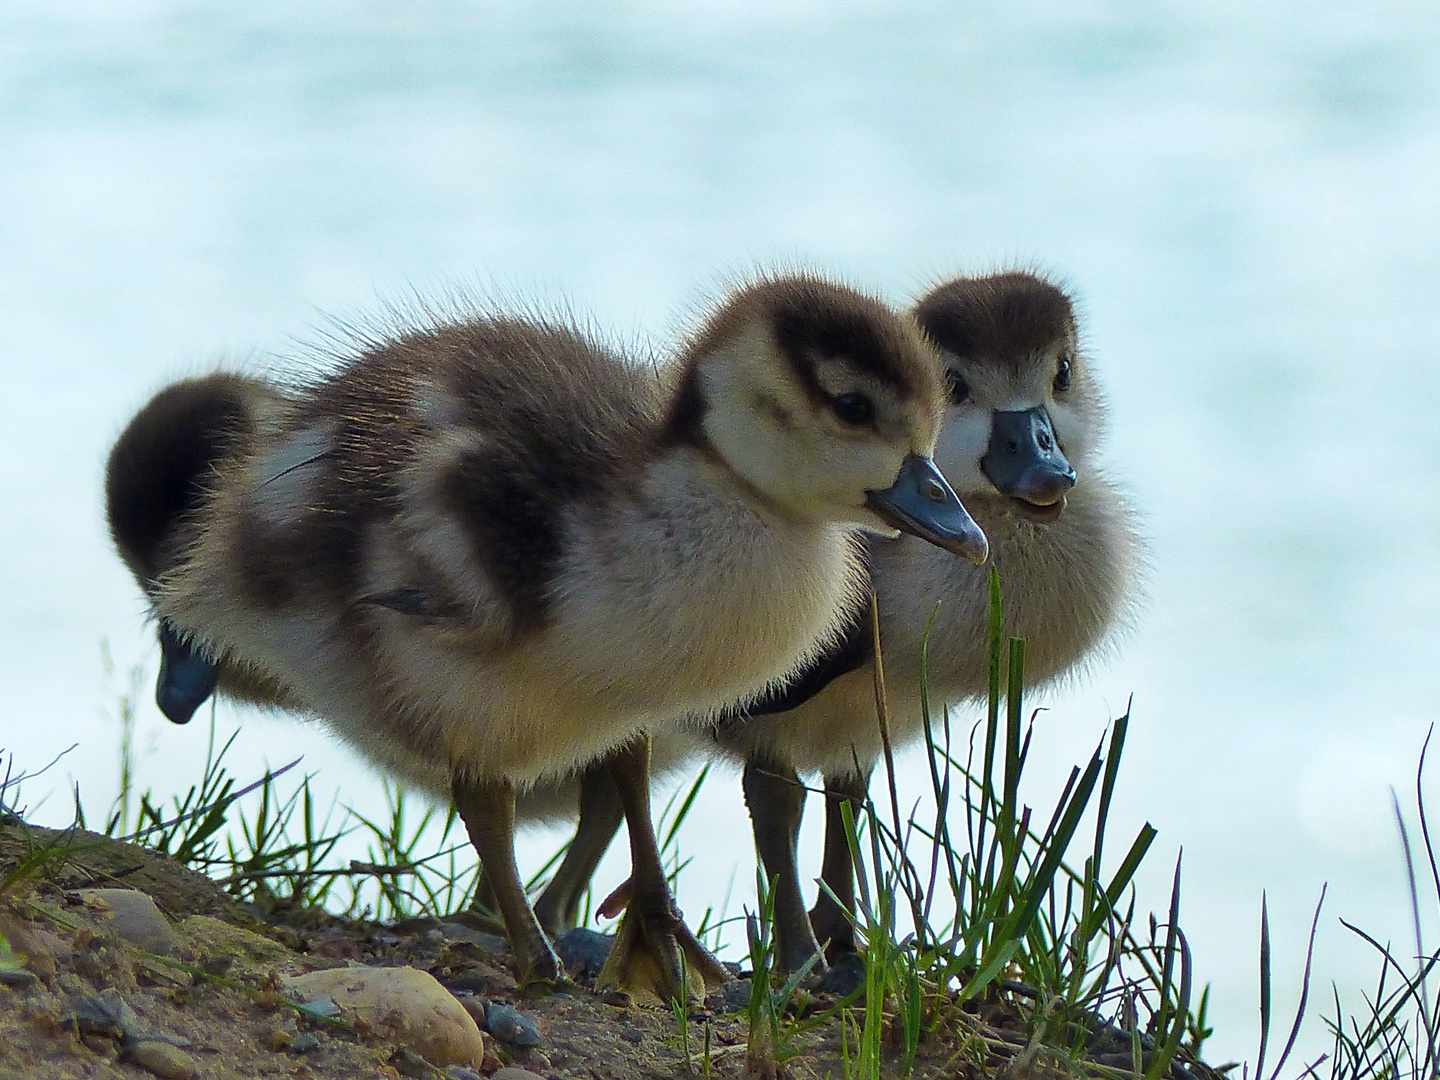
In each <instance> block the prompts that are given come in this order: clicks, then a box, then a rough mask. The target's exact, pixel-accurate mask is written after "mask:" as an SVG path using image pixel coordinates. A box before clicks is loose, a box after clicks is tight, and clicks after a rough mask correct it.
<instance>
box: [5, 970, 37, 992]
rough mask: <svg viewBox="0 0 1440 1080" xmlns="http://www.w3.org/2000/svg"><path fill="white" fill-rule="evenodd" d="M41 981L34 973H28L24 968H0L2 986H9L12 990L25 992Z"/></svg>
mask: <svg viewBox="0 0 1440 1080" xmlns="http://www.w3.org/2000/svg"><path fill="white" fill-rule="evenodd" d="M39 981H40V979H39V977H38V976H37V975H36V974H35V973H34V972H33V971H26V970H25V969H24V968H10V967H0V986H8V987H10V988H11V989H12V990H25V989H28V988H29V987H32V986H34V985H35V984H36V983H38V982H39Z"/></svg>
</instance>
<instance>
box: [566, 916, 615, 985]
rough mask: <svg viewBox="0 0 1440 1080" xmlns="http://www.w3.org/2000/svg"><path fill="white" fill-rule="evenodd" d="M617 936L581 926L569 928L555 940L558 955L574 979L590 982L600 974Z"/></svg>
mask: <svg viewBox="0 0 1440 1080" xmlns="http://www.w3.org/2000/svg"><path fill="white" fill-rule="evenodd" d="M613 944H615V938H614V937H612V936H611V935H610V934H599V933H596V932H595V931H594V930H585V929H581V928H579V927H577V928H575V929H574V930H567V931H565V933H563V934H561V935H560V937H559V938H558V939H557V940H556V942H555V952H556V955H558V956H559V957H560V962H561V963H562V964H564V965H565V970H566V971H567V972H569V974H570V977H571V978H573V979H580V980H582V981H586V982H588V981H589V980H591V979H594V978H595V977H596V976H598V975H599V974H600V972H601V970H602V969H603V968H604V967H605V960H606V958H607V957H609V955H610V946H611V945H613Z"/></svg>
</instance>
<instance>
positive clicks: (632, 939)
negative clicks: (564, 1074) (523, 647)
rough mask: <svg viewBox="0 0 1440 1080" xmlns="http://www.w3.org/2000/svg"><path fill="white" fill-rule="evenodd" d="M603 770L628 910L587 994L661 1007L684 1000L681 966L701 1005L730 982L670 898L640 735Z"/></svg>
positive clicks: (645, 741) (646, 747) (645, 740)
mask: <svg viewBox="0 0 1440 1080" xmlns="http://www.w3.org/2000/svg"><path fill="white" fill-rule="evenodd" d="M605 764H606V766H607V767H608V768H609V770H610V775H611V777H613V778H614V781H615V788H616V791H617V792H618V794H619V797H620V804H621V806H622V807H624V811H625V823H626V825H627V827H628V829H629V832H630V882H631V892H630V905H629V907H627V908H626V909H625V916H624V918H622V919H621V920H620V928H619V929H618V930H617V931H616V932H615V943H614V945H612V946H611V947H610V958H609V959H608V960H606V961H605V968H604V970H602V971H601V972H600V977H599V978H598V979H596V981H595V988H596V989H597V990H612V989H618V990H624V991H627V992H628V993H630V994H632V995H634V996H635V997H637V998H639V999H642V1000H644V999H646V998H648V997H649V996H651V995H653V996H654V998H655V999H657V1000H658V1001H659V1003H660V1004H662V1005H664V1004H667V1003H669V1002H671V1001H676V1000H679V999H680V998H682V997H683V996H684V986H685V980H684V976H683V975H682V968H681V964H682V962H683V963H684V965H685V970H686V971H688V975H689V987H690V996H691V997H692V998H695V997H698V998H700V999H701V1000H703V999H704V996H705V988H706V987H707V986H718V985H720V984H722V983H726V982H729V981H730V975H729V973H728V972H727V971H726V970H725V969H724V968H723V967H721V966H720V961H718V960H716V959H715V957H713V956H711V955H710V953H709V952H707V951H706V949H705V948H704V946H702V945H701V944H700V942H699V941H697V940H696V939H695V935H694V934H692V933H691V932H690V930H689V928H688V927H687V926H686V925H685V922H684V916H683V913H682V912H681V911H680V910H679V909H678V908H677V907H676V906H675V898H674V897H673V896H671V895H670V885H669V883H668V882H667V881H666V880H665V868H664V866H663V865H662V863H661V861H660V845H659V843H658V842H657V841H656V839H655V826H654V823H653V822H652V821H651V819H650V738H649V736H645V735H642V736H640V737H639V738H638V739H635V740H634V741H632V742H630V743H629V744H627V745H626V746H624V747H622V748H621V749H619V750H616V751H613V752H612V753H611V754H610V755H609V756H608V757H606V759H605ZM682 954H683V958H684V959H683V961H682Z"/></svg>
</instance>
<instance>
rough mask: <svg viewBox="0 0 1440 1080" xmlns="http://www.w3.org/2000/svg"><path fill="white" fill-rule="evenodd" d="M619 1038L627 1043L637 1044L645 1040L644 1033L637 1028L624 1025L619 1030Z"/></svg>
mask: <svg viewBox="0 0 1440 1080" xmlns="http://www.w3.org/2000/svg"><path fill="white" fill-rule="evenodd" d="M620 1037H621V1038H622V1039H624V1040H625V1041H626V1042H628V1043H638V1042H639V1041H640V1040H641V1039H643V1038H645V1033H644V1032H643V1031H641V1030H640V1029H639V1028H637V1027H632V1026H631V1025H629V1024H626V1025H625V1026H624V1027H622V1028H621V1029H620Z"/></svg>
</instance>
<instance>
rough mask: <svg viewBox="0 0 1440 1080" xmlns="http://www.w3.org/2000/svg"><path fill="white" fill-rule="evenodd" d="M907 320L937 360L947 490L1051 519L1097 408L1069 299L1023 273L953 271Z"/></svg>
mask: <svg viewBox="0 0 1440 1080" xmlns="http://www.w3.org/2000/svg"><path fill="white" fill-rule="evenodd" d="M915 318H916V321H917V322H918V323H919V324H920V326H921V328H922V329H923V330H924V331H925V333H926V334H927V335H928V336H929V338H930V339H931V341H933V342H934V343H935V345H936V346H937V347H938V348H939V350H940V353H941V356H942V357H943V358H944V361H945V369H946V378H947V379H948V381H949V404H948V406H947V410H946V413H947V416H946V421H945V429H944V431H943V432H942V434H941V436H940V440H939V446H938V448H937V451H936V457H937V458H938V459H939V460H940V462H941V463H942V466H943V467H944V469H945V472H946V475H947V476H948V477H949V478H950V480H951V482H952V483H953V484H954V486H955V490H956V491H958V492H959V493H960V496H961V497H962V498H972V499H973V498H981V499H989V500H993V499H996V498H998V499H999V500H1000V503H1001V505H1003V506H1004V507H1005V508H1006V509H1007V510H1009V511H1011V512H1013V513H1015V514H1016V515H1018V516H1020V517H1022V518H1024V519H1026V520H1029V521H1033V522H1036V523H1040V524H1047V523H1049V522H1053V521H1056V520H1057V519H1058V518H1059V517H1060V515H1061V514H1062V513H1063V511H1064V509H1065V497H1066V495H1067V493H1068V492H1069V491H1070V490H1071V489H1072V488H1073V487H1074V486H1075V484H1076V482H1077V478H1078V475H1079V474H1078V473H1077V470H1080V471H1082V472H1083V470H1084V467H1085V465H1086V464H1087V463H1088V460H1089V458H1090V455H1091V454H1092V453H1093V452H1094V450H1095V447H1096V445H1097V444H1098V442H1099V439H1100V435H1101V432H1102V429H1103V427H1104V414H1105V408H1104V400H1103V398H1102V395H1101V392H1100V389H1099V387H1098V385H1097V384H1096V383H1095V381H1094V380H1093V378H1092V376H1091V372H1090V368H1089V364H1088V363H1087V362H1086V358H1085V355H1084V353H1083V352H1082V351H1081V350H1080V348H1079V340H1078V333H1077V327H1076V322H1075V312H1074V308H1073V306H1072V304H1071V302H1070V298H1069V297H1068V296H1067V295H1066V294H1065V293H1064V291H1062V290H1061V289H1060V288H1058V287H1057V286H1055V285H1053V284H1051V283H1050V282H1048V281H1046V280H1044V279H1043V278H1041V277H1039V276H1037V275H1035V274H1030V273H1019V272H1013V273H1004V274H995V275H991V276H988V277H978V278H956V279H955V280H953V281H949V282H946V283H945V284H944V285H941V286H939V287H937V288H936V289H934V290H933V291H932V292H930V293H929V295H927V296H926V297H925V298H924V299H922V300H921V301H920V302H919V304H917V305H916V307H915Z"/></svg>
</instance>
